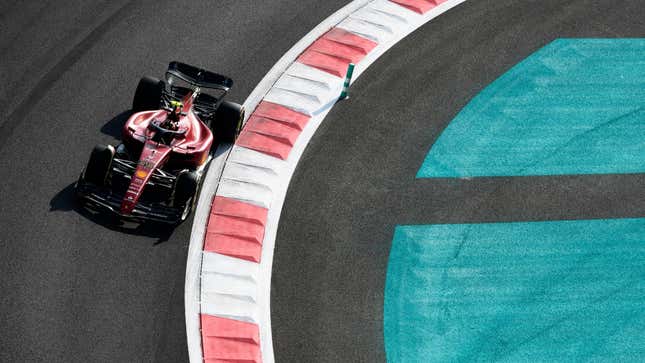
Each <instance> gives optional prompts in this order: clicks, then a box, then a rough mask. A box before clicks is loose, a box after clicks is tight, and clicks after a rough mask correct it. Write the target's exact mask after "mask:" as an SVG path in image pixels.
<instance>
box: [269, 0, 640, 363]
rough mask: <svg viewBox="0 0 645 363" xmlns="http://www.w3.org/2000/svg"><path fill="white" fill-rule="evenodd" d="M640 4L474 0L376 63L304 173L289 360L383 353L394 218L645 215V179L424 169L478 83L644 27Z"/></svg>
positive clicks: (327, 129) (375, 358)
mask: <svg viewBox="0 0 645 363" xmlns="http://www.w3.org/2000/svg"><path fill="white" fill-rule="evenodd" d="M644 19H645V8H643V2H642V1H641V0H633V1H616V0H603V1H600V0H594V1H590V0H576V1H561V0H557V1H553V0H548V1H515V0H477V1H474V0H473V1H468V2H466V3H465V4H463V5H460V6H459V7H457V8H455V9H453V10H451V11H449V12H448V13H446V14H445V15H442V16H441V17H439V18H438V19H436V20H434V21H432V22H431V23H429V24H427V25H425V26H423V27H422V28H421V29H419V30H418V31H416V32H415V33H413V34H411V35H410V36H409V37H407V38H406V39H404V40H403V41H402V42H401V43H399V44H398V45H396V46H395V47H394V48H392V49H391V50H390V51H389V52H387V53H386V54H385V55H384V56H383V57H381V58H380V59H379V60H378V61H377V62H376V63H374V64H373V65H372V66H371V67H370V68H369V69H368V70H367V71H366V72H365V73H364V74H363V75H362V76H361V78H360V79H358V80H357V82H356V83H355V84H354V85H353V86H352V88H351V90H350V99H349V100H348V101H344V102H342V103H339V104H337V105H336V106H335V107H334V108H333V110H332V111H331V113H330V114H329V115H328V116H327V119H326V120H325V122H324V123H323V125H322V126H321V128H320V129H319V130H318V131H317V133H316V135H315V136H314V138H313V140H312V141H311V143H310V144H309V146H308V148H307V149H306V151H305V153H304V155H303V157H302V159H301V161H300V164H299V166H298V168H297V170H296V172H295V174H294V176H293V179H292V181H291V185H290V186H289V191H288V193H287V199H286V201H285V204H284V208H283V212H282V217H281V223H280V227H279V230H278V235H277V241H276V250H275V257H274V263H273V266H274V268H273V279H272V291H271V292H272V295H271V307H272V326H273V342H274V347H275V356H276V361H277V362H383V361H385V351H384V348H383V320H382V317H383V291H384V284H385V275H386V267H387V259H388V254H389V249H390V244H391V240H392V236H393V233H394V226H395V225H397V224H432V223H459V222H488V221H533V220H536V221H537V220H560V219H593V218H621V217H643V216H645V203H644V202H643V198H642V196H643V195H644V194H645V175H643V174H632V175H602V176H592V175H580V176H557V177H523V178H476V179H472V180H454V179H421V180H417V179H415V175H416V173H417V171H418V169H419V168H420V166H421V164H422V163H423V160H424V158H425V156H426V153H427V151H428V149H429V148H430V146H431V145H432V143H433V142H434V140H436V139H437V137H438V136H439V134H440V133H441V131H442V130H443V129H444V128H445V127H446V126H447V124H448V122H450V120H452V119H453V118H454V117H455V116H456V114H457V113H458V112H459V111H460V110H461V109H462V108H463V107H464V106H465V105H466V104H467V103H468V101H469V100H470V99H472V98H473V97H474V96H475V95H476V94H477V93H478V92H480V91H481V90H482V89H483V88H484V87H486V86H487V85H488V84H489V83H490V82H492V81H494V80H495V79H496V78H498V77H499V76H500V75H502V74H503V73H504V72H506V71H507V70H508V69H509V68H510V67H512V66H514V65H515V64H517V63H518V62H519V61H521V60H522V59H524V58H526V57H527V56H529V55H530V54H531V53H533V52H534V51H536V50H537V49H539V48H541V47H542V46H544V45H546V44H547V43H549V42H551V41H552V40H554V39H556V38H560V37H610V38H611V37H643V36H645V20H644Z"/></svg>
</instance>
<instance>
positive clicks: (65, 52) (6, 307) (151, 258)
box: [0, 0, 347, 363]
mask: <svg viewBox="0 0 645 363" xmlns="http://www.w3.org/2000/svg"><path fill="white" fill-rule="evenodd" d="M346 2H347V1H346V0H333V1H329V0H326V1H314V0H298V1H294V0H272V1H256V0H246V1H240V0H235V1H233V0H229V1H212V0H208V1H207V0H201V1H191V2H186V3H182V2H176V1H167V0H162V1H6V0H0V9H2V10H0V34H1V35H0V54H1V56H0V85H1V86H0V104H2V115H1V116H0V152H1V154H0V155H1V156H0V170H1V179H2V183H0V246H1V247H0V248H1V249H0V361H2V362H173V363H176V362H185V361H187V360H188V354H187V347H186V332H185V325H184V304H183V296H184V291H183V290H184V274H185V268H186V255H187V249H188V242H189V234H190V228H191V223H192V221H188V222H186V223H184V224H183V225H181V226H180V227H179V228H177V229H176V230H175V231H174V232H172V231H167V230H160V229H158V228H143V229H131V228H128V229H127V230H126V229H123V228H121V227H118V226H115V225H114V224H113V221H110V220H106V219H104V218H100V217H99V218H95V217H92V216H91V215H88V214H87V213H83V212H82V210H79V209H78V208H77V207H76V206H75V205H74V202H73V190H72V185H73V183H74V181H75V180H76V178H77V177H78V175H79V173H80V171H81V169H82V168H83V166H84V164H85V163H86V162H87V159H88V157H89V152H90V151H91V149H92V147H93V146H94V145H95V144H98V143H113V142H114V141H115V139H117V138H118V137H119V134H120V128H121V125H122V123H123V121H124V120H125V118H126V117H127V116H128V112H129V111H128V110H129V108H130V105H131V97H132V95H133V92H134V89H135V87H136V84H137V82H138V80H139V78H140V77H141V76H143V75H145V74H149V75H154V76H161V75H162V74H163V71H164V70H165V67H166V66H167V64H168V62H169V61H172V60H181V61H184V62H188V63H193V64H197V65H200V66H203V67H205V68H207V69H212V70H214V71H217V72H221V73H224V74H226V75H229V76H231V77H232V78H233V79H234V80H235V81H236V84H235V86H234V88H233V90H232V92H231V93H230V99H231V100H234V101H237V102H243V101H244V99H245V98H246V97H247V96H248V94H249V93H250V92H251V91H252V90H253V88H254V87H255V85H256V84H257V83H258V82H259V81H260V80H261V79H262V77H263V76H264V75H265V74H266V72H268V70H269V69H270V68H271V67H272V66H273V64H274V63H275V62H276V61H277V60H278V59H279V58H280V57H281V56H282V55H283V54H284V53H285V52H286V51H287V50H288V49H289V48H291V46H292V45H293V44H295V43H296V42H297V41H298V40H299V39H300V38H301V37H303V36H304V35H305V34H306V33H307V32H309V31H310V30H311V29H312V28H313V27H315V26H316V25H317V24H318V23H319V22H320V21H322V20H323V19H324V18H326V17H327V16H329V15H331V14H332V13H333V12H334V11H336V10H337V9H338V8H340V7H341V6H343V5H345V4H346Z"/></svg>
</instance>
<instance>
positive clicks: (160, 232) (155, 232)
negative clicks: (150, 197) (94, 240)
mask: <svg viewBox="0 0 645 363" xmlns="http://www.w3.org/2000/svg"><path fill="white" fill-rule="evenodd" d="M74 184H75V183H72V184H70V185H68V186H66V187H65V188H64V189H63V190H61V191H60V192H58V193H56V195H55V196H54V197H53V198H52V199H51V200H50V201H49V210H50V211H64V212H69V211H74V212H76V213H78V214H80V215H81V216H83V217H85V218H87V219H88V220H90V221H91V222H92V223H96V224H98V225H100V226H102V227H104V228H107V229H110V230H112V231H116V232H120V233H127V234H131V235H135V236H145V237H151V238H156V239H157V241H156V242H155V245H156V244H159V243H162V242H165V241H167V240H169V239H170V237H171V236H172V234H173V232H174V230H175V228H174V226H169V225H166V224H162V223H143V224H139V223H130V222H123V221H121V220H119V219H118V218H116V217H114V216H110V215H109V214H105V213H94V212H92V211H90V210H88V209H86V208H84V207H83V205H82V204H81V203H79V202H78V200H77V198H76V193H75V191H74Z"/></svg>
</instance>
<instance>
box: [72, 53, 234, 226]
mask: <svg viewBox="0 0 645 363" xmlns="http://www.w3.org/2000/svg"><path fill="white" fill-rule="evenodd" d="M232 85H233V81H232V80H231V79H229V78H227V77H225V76H222V75H219V74H215V73H212V72H209V71H206V70H203V69H199V68H197V67H194V66H190V65H187V64H183V63H179V62H172V63H170V64H169V65H168V71H167V72H166V77H165V79H164V80H158V79H154V78H152V77H144V78H142V79H141V81H140V82H139V85H138V87H137V90H136V92H135V95H134V100H133V102H132V110H133V111H134V113H133V115H132V116H130V118H129V119H128V120H127V122H126V123H125V125H124V127H123V142H122V143H121V144H119V145H117V146H112V145H98V146H96V147H95V148H94V150H93V151H92V154H91V155H90V160H89V162H88V163H87V166H86V167H85V169H84V170H83V172H82V173H81V176H80V178H79V179H78V182H77V183H76V192H77V195H78V196H79V197H80V199H81V200H82V201H83V202H84V205H85V207H87V208H88V209H90V210H93V211H100V210H106V211H109V212H112V213H115V214H116V215H118V216H120V217H121V218H123V219H128V220H134V221H138V222H143V221H146V220H151V221H157V222H167V223H171V224H178V223H180V222H182V221H184V220H185V219H186V218H187V216H188V215H189V214H190V212H191V210H192V208H193V206H194V204H195V201H196V199H197V193H198V190H199V187H200V185H201V181H202V177H203V175H204V171H205V169H206V166H207V165H208V163H209V162H210V160H211V154H212V150H214V149H215V146H214V145H218V144H220V143H224V142H226V143H230V142H234V141H235V139H236V137H237V135H238V133H239V131H240V127H241V125H242V121H243V119H244V109H243V107H242V106H241V105H238V104H236V103H232V102H228V101H223V98H224V96H225V95H226V93H227V92H228V90H229V89H230V88H231V86H232Z"/></svg>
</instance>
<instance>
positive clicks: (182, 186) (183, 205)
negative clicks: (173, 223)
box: [173, 170, 199, 222]
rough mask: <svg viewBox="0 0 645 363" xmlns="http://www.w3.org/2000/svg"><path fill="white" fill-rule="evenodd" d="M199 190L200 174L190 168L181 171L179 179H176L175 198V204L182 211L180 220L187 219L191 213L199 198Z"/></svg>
mask: <svg viewBox="0 0 645 363" xmlns="http://www.w3.org/2000/svg"><path fill="white" fill-rule="evenodd" d="M198 190H199V176H198V175H197V173H195V172H192V171H188V170H184V171H182V172H181V173H179V175H178V176H177V180H175V192H174V198H173V206H174V207H175V208H178V209H180V210H181V212H182V213H181V217H180V221H179V222H183V221H185V220H186V219H187V218H188V216H189V215H190V212H192V210H193V207H194V206H195V202H196V200H197V192H198Z"/></svg>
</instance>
